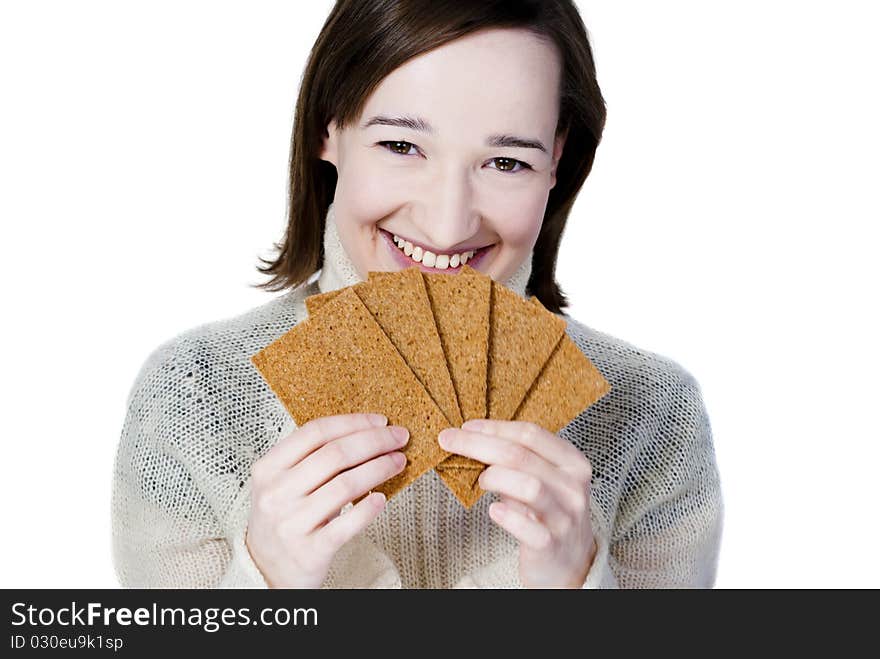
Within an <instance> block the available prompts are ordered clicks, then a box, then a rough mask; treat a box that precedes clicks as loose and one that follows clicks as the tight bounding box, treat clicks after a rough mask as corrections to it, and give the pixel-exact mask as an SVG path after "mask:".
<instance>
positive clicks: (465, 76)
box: [321, 29, 564, 281]
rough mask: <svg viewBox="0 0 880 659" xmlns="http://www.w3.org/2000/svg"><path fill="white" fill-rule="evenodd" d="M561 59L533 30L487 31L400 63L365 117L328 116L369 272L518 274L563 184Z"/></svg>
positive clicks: (354, 254) (349, 220)
mask: <svg viewBox="0 0 880 659" xmlns="http://www.w3.org/2000/svg"><path fill="white" fill-rule="evenodd" d="M560 66H561V64H560V60H559V57H558V54H557V51H556V49H555V47H554V46H553V45H552V44H550V43H548V42H544V41H541V40H540V39H539V38H538V37H536V36H534V35H533V34H531V33H529V32H527V31H524V30H514V29H493V30H486V31H481V32H478V33H475V34H472V35H468V36H466V37H462V38H460V39H457V40H455V41H453V42H450V43H448V44H446V45H444V46H442V47H440V48H436V49H434V50H432V51H430V52H428V53H425V54H423V55H420V56H419V57H416V58H414V59H411V60H409V61H408V62H406V63H405V64H403V65H401V66H400V67H399V68H397V69H396V70H394V71H392V72H391V73H390V74H389V75H388V76H387V77H386V78H385V79H384V80H383V81H382V82H381V84H380V85H379V87H378V88H376V90H375V91H374V92H373V94H372V95H371V96H370V97H369V99H368V100H367V102H366V105H365V107H364V111H363V114H362V115H361V117H360V118H359V120H358V121H357V123H356V124H352V125H350V126H348V127H346V128H345V129H343V130H340V129H339V128H338V126H337V125H336V123H335V121H331V122H330V124H329V125H328V126H327V135H326V136H325V139H324V145H323V149H322V153H321V158H322V159H323V160H326V161H328V162H331V163H333V164H334V165H335V166H336V169H337V173H338V181H337V185H336V193H335V197H334V206H333V208H334V213H335V218H336V224H337V226H338V229H339V235H340V239H341V241H342V244H343V247H344V248H345V251H346V252H347V253H348V256H349V257H350V259H351V260H352V262H353V263H354V265H355V268H356V269H357V270H358V273H359V275H360V276H361V278H362V279H366V278H367V273H368V272H369V271H371V270H377V271H397V270H402V269H404V268H408V267H411V266H413V265H416V263H417V262H418V264H419V267H420V268H421V269H422V270H423V271H425V272H445V273H451V272H457V271H458V270H459V268H460V264H461V263H462V261H463V260H467V263H468V264H469V265H470V266H472V267H474V268H476V269H477V270H480V271H481V272H483V273H484V274H487V275H489V276H490V277H492V278H493V279H495V280H496V281H506V280H507V279H508V278H510V277H511V276H512V275H513V273H515V272H516V270H517V269H518V268H519V266H520V265H521V264H522V263H523V261H524V260H525V259H526V258H528V257H529V255H530V253H531V250H532V248H533V246H534V244H535V241H536V240H537V238H538V232H539V231H540V228H541V222H542V220H543V217H544V209H545V208H546V206H547V197H548V194H549V192H550V189H551V188H552V187H553V186H554V185H555V183H556V164H557V162H558V161H559V158H560V156H561V154H562V147H563V144H564V137H560V138H559V139H556V138H555V133H556V125H557V120H558V116H559V78H560V75H561V72H560ZM394 236H397V237H398V239H399V243H400V245H401V246H402V247H403V249H401V248H400V247H398V246H397V245H396V244H395V241H394ZM471 252H473V253H474V254H473V256H469V255H470V253H471Z"/></svg>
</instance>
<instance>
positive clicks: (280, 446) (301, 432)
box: [259, 414, 388, 473]
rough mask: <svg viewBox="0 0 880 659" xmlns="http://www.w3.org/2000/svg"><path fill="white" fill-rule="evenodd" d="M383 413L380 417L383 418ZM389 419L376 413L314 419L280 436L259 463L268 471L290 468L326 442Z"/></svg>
mask: <svg viewBox="0 0 880 659" xmlns="http://www.w3.org/2000/svg"><path fill="white" fill-rule="evenodd" d="M380 417H381V418H380ZM387 423H388V419H387V418H386V417H384V416H382V415H373V414H337V415H335V416H323V417H318V418H317V419H312V420H311V421H309V422H308V423H304V424H303V425H302V426H300V427H299V428H297V429H296V430H294V431H293V432H292V433H290V434H289V435H287V436H286V437H284V438H283V439H281V440H279V441H278V443H277V444H275V446H273V447H272V448H271V449H269V451H268V452H267V453H266V455H265V456H263V457H262V458H261V459H260V460H259V463H261V464H262V465H263V469H265V470H266V472H267V473H275V472H278V471H281V470H283V469H287V468H289V467H291V466H293V465H295V464H297V463H298V462H299V461H300V460H302V459H303V458H305V457H306V456H307V455H309V454H310V453H311V452H312V451H314V450H315V449H317V448H319V447H321V446H323V445H324V444H326V443H327V442H331V441H333V440H334V439H337V438H339V437H342V436H343V435H349V434H351V433H353V432H357V431H358V430H367V429H369V428H375V427H377V426H384V425H386V424H387Z"/></svg>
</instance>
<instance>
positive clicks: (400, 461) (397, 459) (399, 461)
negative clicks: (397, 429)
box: [391, 452, 406, 467]
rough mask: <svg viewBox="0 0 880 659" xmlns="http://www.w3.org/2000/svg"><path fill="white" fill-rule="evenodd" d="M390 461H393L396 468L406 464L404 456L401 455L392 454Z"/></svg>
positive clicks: (398, 453) (397, 453)
mask: <svg viewBox="0 0 880 659" xmlns="http://www.w3.org/2000/svg"><path fill="white" fill-rule="evenodd" d="M391 459H392V460H394V464H396V465H397V466H398V467H402V466H403V465H405V464H406V456H405V455H404V454H403V453H400V452H396V453H392V454H391Z"/></svg>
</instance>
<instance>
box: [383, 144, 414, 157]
mask: <svg viewBox="0 0 880 659" xmlns="http://www.w3.org/2000/svg"><path fill="white" fill-rule="evenodd" d="M379 144H380V145H381V146H383V147H384V148H386V149H388V150H389V151H391V152H392V153H397V154H399V155H401V156H407V155H410V153H409V148H410V147H415V144H413V143H412V142H392V141H385V142H379Z"/></svg>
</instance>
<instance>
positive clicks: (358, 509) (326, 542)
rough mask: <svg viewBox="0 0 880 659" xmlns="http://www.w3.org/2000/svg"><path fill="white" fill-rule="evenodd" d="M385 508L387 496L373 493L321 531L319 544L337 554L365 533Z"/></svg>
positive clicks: (318, 533) (319, 532)
mask: <svg viewBox="0 0 880 659" xmlns="http://www.w3.org/2000/svg"><path fill="white" fill-rule="evenodd" d="M384 508H385V495H384V494H382V493H381V492H373V493H371V494H370V495H369V496H366V497H364V498H363V499H361V500H360V501H358V502H357V503H356V504H355V505H354V506H352V508H351V510H349V511H348V512H347V513H345V514H344V515H339V516H338V517H335V518H334V519H333V520H331V521H330V522H329V523H328V524H326V525H325V526H323V527H322V528H321V529H319V530H318V531H317V533H316V535H318V536H320V538H319V539H318V542H319V543H320V545H321V546H323V547H327V548H328V549H329V550H330V551H331V552H333V553H335V552H337V551H339V549H340V548H341V547H342V545H344V544H345V543H346V542H348V541H349V540H351V539H352V538H353V537H354V536H356V535H357V534H358V533H360V532H361V531H363V530H364V529H365V528H366V527H367V526H368V525H369V523H370V522H372V521H373V520H374V519H376V517H378V516H379V513H381V512H382V510H383V509H384Z"/></svg>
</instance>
